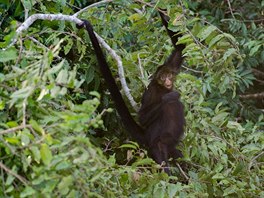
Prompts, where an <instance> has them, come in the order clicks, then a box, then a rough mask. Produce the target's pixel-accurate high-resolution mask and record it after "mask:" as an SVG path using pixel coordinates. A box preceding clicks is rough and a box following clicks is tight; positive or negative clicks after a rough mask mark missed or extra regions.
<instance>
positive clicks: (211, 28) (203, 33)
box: [197, 25, 217, 41]
mask: <svg viewBox="0 0 264 198" xmlns="http://www.w3.org/2000/svg"><path fill="white" fill-rule="evenodd" d="M215 30H217V28H216V27H215V26H212V25H211V26H208V27H206V28H204V29H203V30H202V31H201V32H200V33H199V34H198V35H197V36H198V37H199V38H201V41H203V40H205V39H207V38H208V37H209V36H210V34H211V33H213V32H214V31H215Z"/></svg>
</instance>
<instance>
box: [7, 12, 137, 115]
mask: <svg viewBox="0 0 264 198" xmlns="http://www.w3.org/2000/svg"><path fill="white" fill-rule="evenodd" d="M38 19H41V20H50V21H53V20H59V21H70V22H73V23H76V24H78V25H81V24H82V23H83V22H82V20H80V19H78V18H77V17H75V16H74V15H72V16H69V15H63V14H34V15H32V16H30V17H29V18H28V19H27V20H26V21H24V22H23V23H22V25H21V26H20V27H19V28H18V29H17V30H16V33H17V36H18V35H20V34H21V33H22V31H23V30H26V29H28V28H29V27H30V25H32V24H33V23H34V22H35V21H36V20H38ZM95 35H96V37H97V39H98V41H99V43H100V44H101V45H102V46H103V47H104V48H105V49H106V50H107V51H108V52H109V53H110V55H111V56H112V58H113V59H115V60H116V62H117V67H118V74H119V78H120V82H121V86H122V88H123V90H124V94H125V95H126V97H127V98H128V100H129V102H130V104H131V105H132V107H133V108H134V109H135V110H136V111H137V110H138V106H137V103H136V102H135V100H134V99H133V97H132V95H131V94H130V90H129V88H128V86H127V83H126V80H125V74H124V68H123V63H122V60H121V58H120V56H118V55H117V53H116V52H115V51H114V50H113V49H112V48H111V47H110V46H109V45H108V44H107V43H106V42H105V41H104V39H103V38H101V37H100V36H99V35H98V34H97V33H96V32H95ZM16 41H17V39H16V38H15V39H14V40H13V42H12V43H11V44H10V46H12V45H14V44H15V42H16Z"/></svg>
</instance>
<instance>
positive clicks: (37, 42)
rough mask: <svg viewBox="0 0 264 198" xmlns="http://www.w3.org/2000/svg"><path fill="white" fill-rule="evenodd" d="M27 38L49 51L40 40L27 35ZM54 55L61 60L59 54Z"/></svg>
mask: <svg viewBox="0 0 264 198" xmlns="http://www.w3.org/2000/svg"><path fill="white" fill-rule="evenodd" d="M27 38H29V39H30V40H32V41H33V42H34V43H36V44H37V45H39V46H40V47H43V48H45V49H46V50H47V51H49V50H50V49H49V48H48V47H47V46H45V45H43V44H42V43H41V42H39V41H38V40H37V39H35V38H34V37H32V36H28V37H27ZM55 57H56V58H57V59H58V60H61V59H62V58H61V57H60V56H59V55H57V54H56V55H55Z"/></svg>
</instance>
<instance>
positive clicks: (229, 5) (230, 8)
mask: <svg viewBox="0 0 264 198" xmlns="http://www.w3.org/2000/svg"><path fill="white" fill-rule="evenodd" d="M227 3H228V7H229V10H230V12H231V15H232V17H233V18H234V19H236V17H235V15H234V13H233V10H232V7H231V3H230V1H229V0H227Z"/></svg>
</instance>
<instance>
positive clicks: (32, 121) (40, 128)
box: [29, 120, 45, 135]
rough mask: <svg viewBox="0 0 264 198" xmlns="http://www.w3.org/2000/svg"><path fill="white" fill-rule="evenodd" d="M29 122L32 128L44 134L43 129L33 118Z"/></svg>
mask: <svg viewBox="0 0 264 198" xmlns="http://www.w3.org/2000/svg"><path fill="white" fill-rule="evenodd" d="M29 124H30V125H31V126H32V128H33V129H34V130H36V131H37V132H39V133H40V134H42V135H43V134H45V131H44V129H43V128H42V127H41V126H40V125H39V124H38V123H37V122H36V121H35V120H30V121H29Z"/></svg>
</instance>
